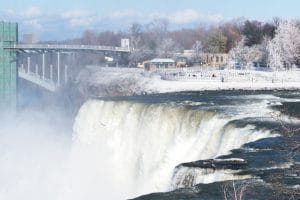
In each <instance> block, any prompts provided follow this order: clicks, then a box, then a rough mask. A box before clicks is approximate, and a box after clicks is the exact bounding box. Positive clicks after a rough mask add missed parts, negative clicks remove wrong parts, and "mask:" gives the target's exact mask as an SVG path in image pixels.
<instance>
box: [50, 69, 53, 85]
mask: <svg viewBox="0 0 300 200" xmlns="http://www.w3.org/2000/svg"><path fill="white" fill-rule="evenodd" d="M50 81H51V82H53V65H50Z"/></svg>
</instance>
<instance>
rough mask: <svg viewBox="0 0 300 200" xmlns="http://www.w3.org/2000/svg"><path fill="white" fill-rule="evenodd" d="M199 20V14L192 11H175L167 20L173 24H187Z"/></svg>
mask: <svg viewBox="0 0 300 200" xmlns="http://www.w3.org/2000/svg"><path fill="white" fill-rule="evenodd" d="M199 19H200V14H199V13H198V12H197V11H195V10H192V9H185V10H182V11H177V12H175V14H173V15H171V16H169V20H170V21H171V22H173V23H175V24H188V23H192V22H195V21H197V20H199Z"/></svg>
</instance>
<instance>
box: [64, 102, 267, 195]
mask: <svg viewBox="0 0 300 200" xmlns="http://www.w3.org/2000/svg"><path fill="white" fill-rule="evenodd" d="M230 121H231V120H230V118H225V117H221V116H219V115H218V114H217V113H214V112H211V111H204V110H197V109H191V108H188V107H185V106H178V105H174V104H172V105H169V104H145V103H136V102H129V101H103V100H90V101H87V102H86V103H85V104H84V105H83V106H82V107H81V109H80V111H79V113H78V115H77V117H76V120H75V123H74V127H73V130H74V135H73V144H72V150H71V157H70V168H71V169H70V176H72V177H74V178H75V177H76V178H75V179H76V180H73V181H72V184H71V186H70V188H71V189H70V195H71V193H72V191H73V192H74V191H76V193H78V196H77V197H78V198H79V197H80V193H82V195H83V194H85V193H86V192H88V193H89V194H90V195H91V196H93V195H95V194H103V195H105V196H107V195H108V196H109V195H110V196H109V197H108V198H110V199H113V198H116V199H119V198H123V199H125V198H129V197H134V196H136V195H141V194H145V193H150V192H161V191H167V190H171V189H172V188H174V185H172V184H174V183H172V177H173V176H174V174H173V173H174V170H175V167H176V166H177V165H179V164H181V163H184V162H190V161H196V160H200V159H209V158H215V157H217V156H219V155H223V154H226V153H229V151H230V150H231V149H234V148H239V147H240V146H241V145H243V144H245V143H247V142H251V141H255V140H258V139H261V138H265V137H269V136H270V133H269V132H267V131H264V132H263V131H261V132H259V131H255V129H254V127H253V126H249V125H248V126H246V127H243V128H237V127H235V126H234V125H232V124H229V122H230ZM74 166H76V167H74ZM175 171H176V170H175ZM201 173H202V172H201ZM182 177H183V178H184V176H182ZM177 178H178V176H177ZM197 179H198V180H200V181H201V178H199V177H198V178H197ZM177 181H178V183H181V182H182V181H180V180H177ZM204 182H205V181H204ZM175 188H176V187H175ZM65 195H66V197H67V196H68V194H65ZM79 199H80V198H79Z"/></svg>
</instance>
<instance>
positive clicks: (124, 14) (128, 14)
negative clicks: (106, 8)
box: [108, 10, 140, 19]
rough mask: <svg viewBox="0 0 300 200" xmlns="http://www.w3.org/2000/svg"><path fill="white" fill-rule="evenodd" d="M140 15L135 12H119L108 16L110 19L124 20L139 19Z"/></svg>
mask: <svg viewBox="0 0 300 200" xmlns="http://www.w3.org/2000/svg"><path fill="white" fill-rule="evenodd" d="M139 15H140V13H138V12H135V11H133V10H119V11H115V12H112V13H110V14H109V15H108V18H110V19H124V18H134V17H139Z"/></svg>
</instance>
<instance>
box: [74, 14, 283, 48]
mask: <svg viewBox="0 0 300 200" xmlns="http://www.w3.org/2000/svg"><path fill="white" fill-rule="evenodd" d="M277 23H278V19H274V20H273V21H272V22H259V21H251V20H242V19H236V20H232V21H229V22H226V23H223V24H220V25H214V26H206V25H203V26H201V25H200V26H198V27H196V28H183V29H180V30H170V26H169V22H168V21H167V20H165V19H156V20H154V21H152V22H151V23H148V24H139V23H133V24H132V25H131V26H130V27H129V28H128V31H127V32H112V31H104V32H100V33H97V32H95V31H92V30H87V31H85V32H84V33H83V35H82V37H80V38H78V39H74V40H72V41H69V42H70V43H73V44H86V45H88V44H93V45H107V46H119V45H120V40H121V38H130V40H131V47H132V48H139V49H148V50H152V51H157V52H159V51H160V50H164V48H167V47H169V48H173V49H175V50H176V51H181V50H183V49H192V48H193V45H194V44H195V43H196V41H201V43H202V46H203V51H204V52H207V53H228V52H229V51H230V50H231V49H232V48H233V47H235V45H236V44H237V42H238V41H240V40H241V39H242V36H245V37H246V38H247V43H246V45H247V46H252V45H255V44H260V43H261V42H262V40H263V38H264V37H270V38H273V37H274V34H275V29H276V25H277ZM166 46H167V47H166Z"/></svg>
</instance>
